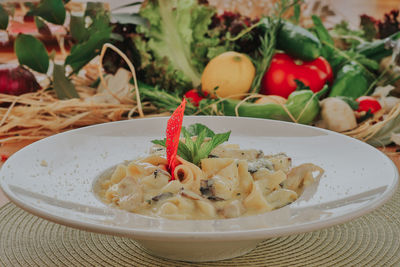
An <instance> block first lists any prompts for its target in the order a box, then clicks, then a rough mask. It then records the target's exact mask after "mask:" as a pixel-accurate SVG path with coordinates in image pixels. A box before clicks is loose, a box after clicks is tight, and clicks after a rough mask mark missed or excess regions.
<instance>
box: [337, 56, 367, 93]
mask: <svg viewBox="0 0 400 267" xmlns="http://www.w3.org/2000/svg"><path fill="white" fill-rule="evenodd" d="M371 83H372V79H371V77H370V76H369V75H368V74H367V73H366V71H365V69H363V67H362V66H360V65H359V64H356V63H349V64H346V65H344V66H343V67H342V68H341V69H340V70H339V72H338V73H337V75H336V79H335V82H334V83H333V85H332V89H331V92H330V93H329V96H330V97H335V96H347V97H350V98H352V99H356V98H358V97H360V96H362V95H365V94H366V93H367V91H368V89H369V87H370V85H371Z"/></svg>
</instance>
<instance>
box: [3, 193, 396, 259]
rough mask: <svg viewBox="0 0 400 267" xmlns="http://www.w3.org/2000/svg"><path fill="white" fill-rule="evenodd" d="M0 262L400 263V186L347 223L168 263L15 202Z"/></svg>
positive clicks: (7, 210)
mask: <svg viewBox="0 0 400 267" xmlns="http://www.w3.org/2000/svg"><path fill="white" fill-rule="evenodd" d="M0 218H1V219H0V266H400V238H399V237H400V190H398V191H397V193H396V194H395V196H394V197H393V198H392V199H391V200H390V201H389V202H388V203H387V204H385V205H384V206H383V207H381V208H379V209H378V210H376V211H374V212H372V213H370V214H368V215H366V216H363V217H361V218H358V219H356V220H353V221H351V222H349V223H346V224H343V225H337V226H334V227H330V228H327V229H323V230H320V231H315V232H311V233H305V234H300V235H291V236H287V237H281V238H273V239H268V240H266V241H264V242H262V243H261V244H260V245H259V246H258V247H257V248H256V249H255V250H254V251H252V252H251V253H249V254H247V255H244V256H242V257H238V258H235V259H231V260H224V261H219V262H218V263H201V264H195V263H188V262H177V261H168V260H164V259H160V258H157V257H154V256H151V255H149V254H147V253H146V252H144V251H143V250H142V249H141V248H140V247H139V245H137V244H136V243H135V242H134V241H133V240H131V239H127V238H120V237H114V236H108V235H100V234H94V233H89V232H85V231H80V230H75V229H72V228H69V227H65V226H61V225H58V224H54V223H51V222H48V221H46V220H43V219H40V218H38V217H36V216H33V215H31V214H29V213H27V212H25V211H23V210H21V209H19V208H18V207H16V206H15V205H14V204H11V203H9V204H7V205H6V206H4V207H3V208H1V209H0Z"/></svg>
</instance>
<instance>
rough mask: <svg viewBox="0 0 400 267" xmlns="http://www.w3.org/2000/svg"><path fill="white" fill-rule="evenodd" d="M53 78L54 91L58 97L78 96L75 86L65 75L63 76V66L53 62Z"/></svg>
mask: <svg viewBox="0 0 400 267" xmlns="http://www.w3.org/2000/svg"><path fill="white" fill-rule="evenodd" d="M53 79H54V91H55V92H56V95H57V97H58V99H70V98H79V95H78V93H77V92H76V90H75V86H74V85H73V84H72V82H71V81H70V80H68V79H67V77H65V69H64V66H62V65H58V64H54V71H53Z"/></svg>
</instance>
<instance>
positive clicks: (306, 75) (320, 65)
mask: <svg viewBox="0 0 400 267" xmlns="http://www.w3.org/2000/svg"><path fill="white" fill-rule="evenodd" d="M332 79H333V74H332V68H331V66H330V65H329V63H328V62H327V61H326V60H325V59H324V58H323V57H319V58H317V59H315V60H313V61H309V62H302V61H296V60H295V59H293V58H291V57H290V56H289V55H287V54H284V53H277V54H275V55H274V57H273V58H272V60H271V64H270V67H269V69H268V71H267V72H266V73H265V74H264V77H263V80H262V83H261V92H260V93H261V94H265V95H279V96H282V97H285V98H287V97H288V96H289V95H290V94H291V93H292V92H293V91H294V90H296V88H297V84H296V81H295V80H299V81H301V82H302V83H303V84H304V85H306V86H308V87H310V89H311V90H312V91H313V92H318V91H320V90H321V89H322V88H323V87H324V85H325V83H326V82H327V81H330V80H332Z"/></svg>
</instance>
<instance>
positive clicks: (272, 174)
mask: <svg viewBox="0 0 400 267" xmlns="http://www.w3.org/2000/svg"><path fill="white" fill-rule="evenodd" d="M178 162H179V165H177V166H176V168H175V170H174V176H175V177H176V179H175V180H171V174H170V173H169V172H168V171H167V166H168V165H167V159H166V156H165V148H164V147H162V146H159V145H155V146H153V147H152V149H151V152H150V154H149V156H148V157H144V158H139V159H137V160H134V161H132V162H129V163H127V164H120V165H118V166H117V167H116V168H115V169H114V171H113V172H112V174H111V175H110V176H109V177H107V178H106V179H105V180H103V181H102V182H101V189H100V190H99V191H98V192H97V194H98V195H99V197H100V198H101V199H102V200H103V201H104V202H105V203H108V204H111V205H113V206H116V207H118V208H120V209H123V210H127V211H130V212H134V213H139V214H143V215H149V216H155V217H164V218H169V219H223V218H235V217H239V216H247V215H254V214H259V213H264V212H267V211H271V210H274V209H278V208H281V207H283V206H285V205H288V204H290V203H292V202H293V201H295V200H296V199H297V198H298V197H299V195H300V194H301V193H302V191H303V190H304V188H305V187H306V186H308V185H310V184H312V183H314V182H315V181H316V179H319V178H320V177H321V176H322V174H323V172H324V170H323V169H322V168H320V167H318V166H316V165H314V164H311V163H306V164H302V165H299V166H297V167H292V160H291V158H290V157H288V156H287V155H286V154H284V153H280V154H276V155H264V153H263V152H262V151H259V150H255V149H240V147H239V146H238V145H235V144H228V145H219V146H217V147H216V148H214V149H213V150H212V152H211V153H210V154H209V156H208V157H207V158H203V159H201V161H200V164H199V165H195V164H193V163H191V162H188V161H186V160H184V159H183V158H181V157H178Z"/></svg>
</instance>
